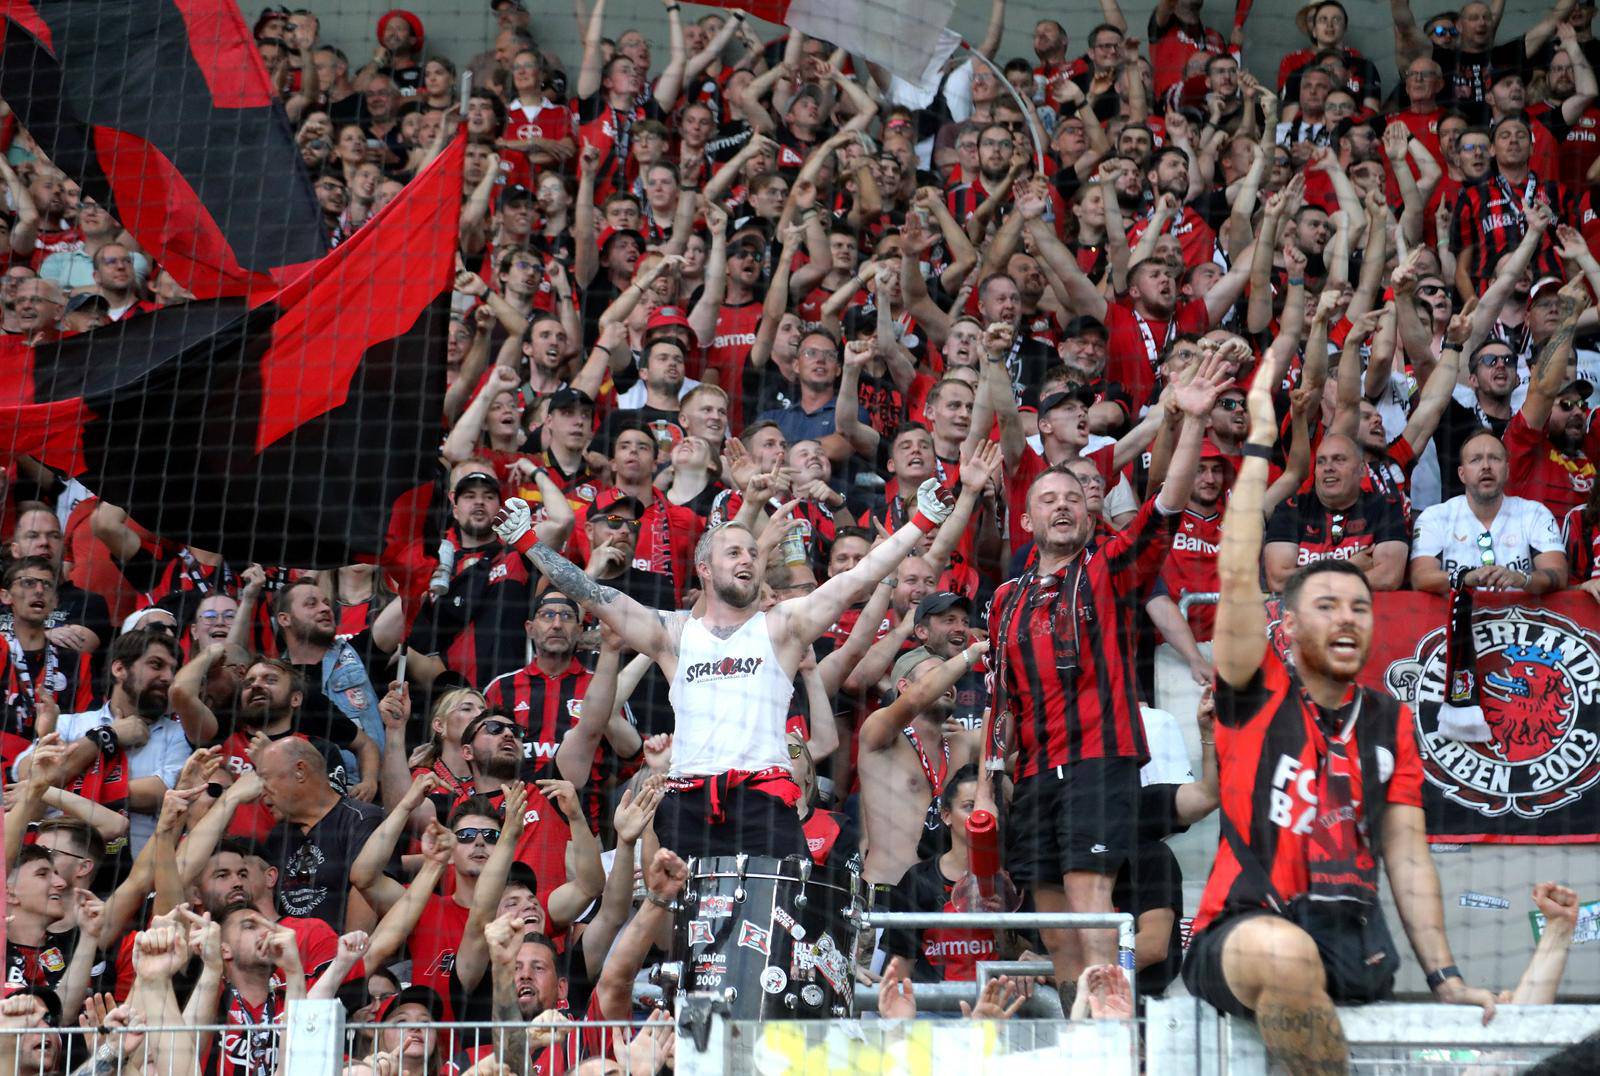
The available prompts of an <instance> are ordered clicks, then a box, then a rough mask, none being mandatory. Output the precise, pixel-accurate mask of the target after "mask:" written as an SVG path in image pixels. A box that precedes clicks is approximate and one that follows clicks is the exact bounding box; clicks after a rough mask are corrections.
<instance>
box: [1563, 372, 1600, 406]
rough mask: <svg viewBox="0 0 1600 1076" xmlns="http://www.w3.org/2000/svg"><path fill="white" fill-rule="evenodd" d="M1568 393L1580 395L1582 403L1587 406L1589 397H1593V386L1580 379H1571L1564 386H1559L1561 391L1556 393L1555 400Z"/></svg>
mask: <svg viewBox="0 0 1600 1076" xmlns="http://www.w3.org/2000/svg"><path fill="white" fill-rule="evenodd" d="M1569 392H1579V393H1582V394H1583V401H1584V403H1585V404H1586V405H1587V404H1588V402H1589V397H1590V396H1592V395H1594V385H1592V384H1591V383H1589V382H1588V381H1585V380H1584V379H1583V378H1581V377H1576V378H1573V379H1572V380H1571V381H1568V382H1567V383H1566V384H1565V385H1562V386H1561V391H1560V392H1558V393H1556V399H1558V400H1559V399H1560V398H1561V397H1563V396H1565V395H1566V394H1567V393H1569Z"/></svg>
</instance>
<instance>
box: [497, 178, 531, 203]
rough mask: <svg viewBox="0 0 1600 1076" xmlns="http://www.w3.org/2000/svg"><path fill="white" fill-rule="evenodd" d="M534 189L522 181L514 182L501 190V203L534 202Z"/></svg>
mask: <svg viewBox="0 0 1600 1076" xmlns="http://www.w3.org/2000/svg"><path fill="white" fill-rule="evenodd" d="M532 201H533V191H531V190H529V189H528V188H527V187H524V186H523V185H522V184H520V183H513V184H511V185H510V186H508V187H507V188H506V189H505V190H503V191H501V192H500V204H501V205H509V204H510V203H512V202H532Z"/></svg>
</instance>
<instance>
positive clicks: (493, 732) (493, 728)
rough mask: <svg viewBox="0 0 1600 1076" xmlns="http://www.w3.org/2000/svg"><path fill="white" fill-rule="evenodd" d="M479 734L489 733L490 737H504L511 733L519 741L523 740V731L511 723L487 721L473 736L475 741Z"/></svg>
mask: <svg viewBox="0 0 1600 1076" xmlns="http://www.w3.org/2000/svg"><path fill="white" fill-rule="evenodd" d="M479 732H487V733H488V734H489V735H490V736H504V735H505V734H506V733H508V732H509V733H511V735H513V736H515V737H516V738H517V739H519V740H520V739H522V730H521V729H519V728H517V726H515V725H513V724H512V723H511V722H509V721H485V722H484V723H483V724H481V725H479V726H478V728H477V731H476V732H474V733H473V734H472V735H473V738H474V739H476V738H477V735H478V733H479Z"/></svg>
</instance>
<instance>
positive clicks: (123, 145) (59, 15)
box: [0, 0, 327, 299]
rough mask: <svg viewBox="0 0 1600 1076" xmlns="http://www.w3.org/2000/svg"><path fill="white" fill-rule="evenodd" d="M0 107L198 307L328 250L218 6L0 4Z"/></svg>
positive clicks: (303, 184) (242, 49)
mask: <svg viewBox="0 0 1600 1076" xmlns="http://www.w3.org/2000/svg"><path fill="white" fill-rule="evenodd" d="M0 16H4V17H3V18H0V34H3V35H4V36H3V38H0V98H4V100H5V101H6V103H7V104H9V105H10V106H11V108H12V110H13V112H14V113H15V114H16V118H17V121H18V122H20V124H21V126H22V127H23V128H24V129H25V130H26V131H27V133H28V135H29V137H30V138H31V139H32V142H33V144H34V145H36V146H37V147H38V150H39V152H40V153H41V154H42V155H43V156H44V157H45V158H47V159H48V160H50V161H51V162H52V163H53V164H54V165H55V166H56V167H58V168H60V169H61V170H62V171H63V172H65V173H66V174H67V175H68V176H70V177H71V178H73V179H74V180H76V181H77V182H78V183H79V184H80V185H81V186H82V188H83V195H84V197H85V198H91V199H93V200H94V201H96V202H97V203H99V204H100V205H101V206H102V207H104V208H105V209H106V211H107V212H109V213H110V214H111V216H112V217H113V218H115V219H116V220H118V221H120V222H121V224H122V225H123V227H125V228H126V229H127V230H128V232H129V233H130V234H131V235H132V236H133V238H134V239H135V240H137V241H138V243H139V246H140V247H141V248H142V249H143V250H144V252H145V253H146V254H148V255H149V256H150V257H151V258H152V259H153V260H154V261H155V262H156V263H157V264H158V265H160V266H161V267H162V268H164V269H165V270H167V272H169V273H171V274H172V276H173V278H174V279H175V280H176V281H177V282H178V283H179V284H181V285H183V286H184V287H185V288H187V289H188V290H189V292H190V293H192V294H193V295H194V296H196V297H197V298H201V299H208V298H214V297H217V296H221V295H243V294H247V293H251V292H256V293H258V294H259V293H263V292H264V293H268V294H270V292H271V290H272V289H273V288H274V287H275V286H276V285H278V284H282V283H284V282H286V281H287V280H289V279H291V278H292V277H293V276H295V275H297V274H298V273H299V272H300V271H301V270H302V268H303V267H304V265H305V264H306V263H309V262H312V261H314V260H316V259H317V258H319V257H321V256H322V255H323V253H325V252H326V250H327V242H326V240H325V239H324V237H323V232H322V228H321V221H320V215H319V212H318V209H317V204H316V201H315V199H314V197H313V195H312V191H311V182H310V179H309V177H308V176H307V174H306V170H305V167H304V165H303V164H302V163H301V160H300V154H299V151H298V150H297V149H296V147H295V143H294V135H293V132H292V131H291V130H290V127H289V123H288V119H287V116H286V115H285V113H284V110H283V106H282V105H281V104H280V103H279V102H278V101H277V100H276V97H275V95H274V93H273V90H272V86H271V83H270V81H269V78H268V75H267V70H266V67H265V66H264V64H263V63H262V60H261V57H260V55H259V54H258V52H257V51H256V46H255V42H254V41H253V40H252V38H251V35H250V31H249V28H248V27H247V26H246V25H245V23H244V19H243V17H242V16H241V15H240V13H239V8H238V5H237V4H236V3H233V2H232V0H0Z"/></svg>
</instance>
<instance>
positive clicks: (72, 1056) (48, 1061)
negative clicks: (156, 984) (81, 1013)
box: [0, 1018, 338, 1076]
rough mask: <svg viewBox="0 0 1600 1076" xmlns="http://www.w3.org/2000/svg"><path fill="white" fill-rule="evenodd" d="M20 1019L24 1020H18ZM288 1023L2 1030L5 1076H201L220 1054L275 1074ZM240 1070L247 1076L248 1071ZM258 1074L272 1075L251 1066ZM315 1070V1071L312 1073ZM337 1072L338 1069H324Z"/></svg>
mask: <svg viewBox="0 0 1600 1076" xmlns="http://www.w3.org/2000/svg"><path fill="white" fill-rule="evenodd" d="M18 1019H20V1018H18ZM286 1030H287V1026H286V1025H285V1024H281V1023H278V1024H258V1025H250V1026H243V1025H223V1024H202V1025H197V1026H194V1027H188V1026H181V1025H158V1026H151V1027H144V1026H139V1027H131V1028H126V1029H123V1028H108V1029H105V1030H102V1029H99V1028H86V1027H59V1028H58V1027H47V1026H44V1025H43V1023H42V1020H41V1021H39V1022H35V1023H34V1024H33V1025H32V1026H26V1027H17V1026H9V1027H0V1072H9V1073H17V1074H19V1076H20V1074H22V1073H29V1074H33V1073H38V1074H41V1076H46V1074H62V1076H122V1074H124V1073H126V1074H128V1076H132V1074H134V1073H139V1074H141V1076H144V1074H148V1076H202V1074H203V1073H205V1072H206V1071H208V1069H209V1065H208V1062H209V1059H210V1058H212V1057H214V1056H216V1054H217V1052H218V1051H219V1049H220V1050H226V1051H229V1052H231V1054H232V1055H233V1056H234V1057H235V1058H244V1057H247V1056H255V1057H257V1058H261V1059H263V1060H264V1061H266V1062H267V1063H270V1064H271V1065H272V1066H273V1068H274V1069H277V1070H278V1071H282V1072H289V1071H290V1069H288V1068H287V1067H284V1066H283V1065H282V1064H281V1062H282V1060H283V1054H282V1050H283V1047H284V1046H285V1043H286V1039H285V1032H286ZM235 1071H237V1072H243V1071H245V1068H244V1067H242V1066H241V1067H236V1069H235ZM250 1071H253V1072H261V1073H263V1076H265V1073H266V1072H269V1071H272V1070H270V1069H265V1068H263V1067H261V1066H254V1065H253V1066H252V1067H251V1070H250ZM307 1071H310V1070H307ZM319 1071H329V1072H337V1071H338V1070H337V1069H329V1070H319Z"/></svg>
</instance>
